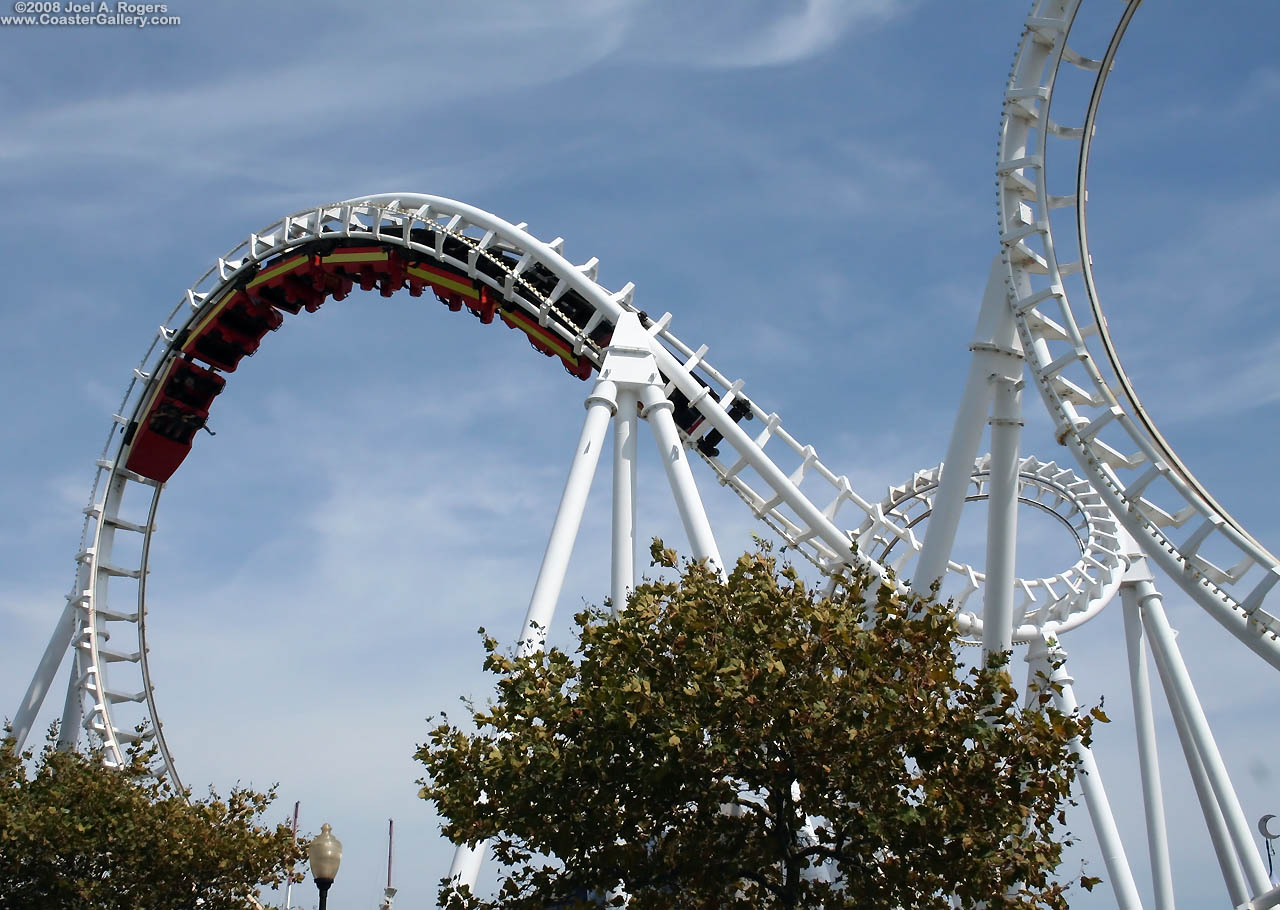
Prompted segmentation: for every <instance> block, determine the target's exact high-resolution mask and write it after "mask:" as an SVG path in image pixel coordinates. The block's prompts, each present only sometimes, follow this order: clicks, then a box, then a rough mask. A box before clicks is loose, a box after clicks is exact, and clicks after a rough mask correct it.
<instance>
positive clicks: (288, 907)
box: [284, 800, 302, 910]
mask: <svg viewBox="0 0 1280 910" xmlns="http://www.w3.org/2000/svg"><path fill="white" fill-rule="evenodd" d="M301 805H302V800H297V801H295V802H294V804H293V824H292V825H290V826H289V830H290V831H291V832H292V833H293V842H294V844H295V845H296V844H297V843H298V807H300V806H301ZM284 910H293V873H292V872H290V873H289V884H287V885H285V886H284Z"/></svg>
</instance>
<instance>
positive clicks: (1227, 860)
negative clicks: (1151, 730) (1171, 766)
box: [1156, 660, 1249, 907]
mask: <svg viewBox="0 0 1280 910" xmlns="http://www.w3.org/2000/svg"><path fill="white" fill-rule="evenodd" d="M1156 671H1157V672H1158V673H1159V675H1160V681H1161V684H1162V685H1163V686H1164V690H1165V692H1166V693H1168V692H1169V690H1170V685H1171V684H1170V682H1169V680H1168V679H1167V677H1166V674H1165V670H1164V667H1163V666H1162V665H1161V663H1160V661H1158V660H1157V661H1156ZM1169 713H1170V714H1171V715H1173V726H1174V729H1176V730H1177V732H1178V741H1179V742H1180V743H1181V744H1182V754H1183V757H1184V758H1185V759H1186V760H1187V771H1188V773H1189V774H1190V775H1191V783H1192V785H1194V787H1195V791H1196V799H1197V800H1198V801H1199V803H1200V813H1201V814H1202V815H1203V816H1204V824H1205V828H1206V830H1207V831H1208V832H1209V841H1210V843H1212V844H1213V852H1214V855H1215V856H1216V857H1217V859H1218V868H1219V870H1221V872H1222V881H1223V883H1224V884H1225V885H1226V887H1227V897H1228V898H1229V899H1230V901H1231V906H1233V907H1239V906H1240V905H1242V904H1244V903H1245V902H1246V901H1247V900H1248V899H1249V888H1248V886H1247V885H1246V884H1245V881H1244V874H1243V873H1242V872H1241V871H1240V864H1239V863H1238V862H1237V861H1236V856H1235V852H1234V851H1233V850H1232V849H1231V835H1230V833H1228V831H1227V825H1226V822H1224V821H1223V820H1222V810H1220V809H1219V808H1218V803H1217V801H1216V800H1215V799H1214V798H1213V785H1212V784H1210V783H1209V775H1208V774H1207V773H1206V772H1205V770H1204V762H1202V761H1200V756H1199V755H1198V754H1197V753H1196V747H1195V742H1194V741H1193V740H1192V737H1191V728H1190V727H1189V726H1188V725H1187V720H1186V717H1185V716H1184V715H1183V713H1182V711H1181V709H1180V707H1179V705H1178V703H1177V702H1176V701H1174V699H1172V698H1170V699H1169Z"/></svg>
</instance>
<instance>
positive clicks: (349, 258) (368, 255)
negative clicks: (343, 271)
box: [321, 250, 391, 264]
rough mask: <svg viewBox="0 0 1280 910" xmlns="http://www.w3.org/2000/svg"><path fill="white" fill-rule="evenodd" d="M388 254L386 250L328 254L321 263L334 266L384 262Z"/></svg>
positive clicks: (388, 256)
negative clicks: (328, 263)
mask: <svg viewBox="0 0 1280 910" xmlns="http://www.w3.org/2000/svg"><path fill="white" fill-rule="evenodd" d="M390 255H391V254H390V253H388V252H387V251H386V250H359V251H352V252H348V253H330V254H329V255H328V256H325V257H324V258H323V259H322V260H321V261H322V262H332V263H334V264H345V263H350V262H386V261H387V259H388V258H390Z"/></svg>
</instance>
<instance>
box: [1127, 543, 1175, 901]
mask: <svg viewBox="0 0 1280 910" xmlns="http://www.w3.org/2000/svg"><path fill="white" fill-rule="evenodd" d="M1135 565H1136V564H1135ZM1141 565H1142V570H1143V571H1145V569H1146V566H1145V562H1144V563H1142V564H1141ZM1130 571H1133V567H1131V569H1130ZM1120 600H1121V602H1122V603H1123V605H1124V634H1125V644H1126V646H1127V648H1128V654H1129V688H1130V690H1131V691H1132V693H1133V721H1134V728H1135V730H1136V732H1137V736H1138V767H1139V771H1140V772H1141V774H1142V805H1143V808H1144V809H1145V811H1146V821H1147V849H1148V851H1149V852H1150V854H1151V883H1152V886H1153V888H1154V894H1155V902H1156V910H1173V907H1174V903H1173V870H1172V867H1171V866H1170V864H1169V834H1168V830H1167V829H1166V827H1165V822H1164V800H1163V798H1162V796H1161V793H1162V792H1163V791H1162V790H1161V787H1160V762H1159V760H1158V758H1157V757H1156V722H1155V716H1154V715H1153V714H1152V711H1151V684H1150V680H1149V679H1148V678H1147V651H1146V648H1145V647H1144V641H1143V634H1142V616H1141V608H1140V607H1139V605H1138V599H1137V596H1136V594H1135V592H1134V589H1133V584H1132V583H1131V582H1127V583H1124V584H1122V585H1121V586H1120Z"/></svg>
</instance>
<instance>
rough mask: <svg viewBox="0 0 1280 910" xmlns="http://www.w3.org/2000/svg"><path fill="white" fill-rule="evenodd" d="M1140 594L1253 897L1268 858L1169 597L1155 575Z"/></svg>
mask: <svg viewBox="0 0 1280 910" xmlns="http://www.w3.org/2000/svg"><path fill="white" fill-rule="evenodd" d="M1134 597H1135V599H1136V600H1137V601H1138V603H1139V604H1141V607H1142V622H1143V627H1144V628H1145V629H1146V632H1147V635H1148V637H1149V638H1150V640H1151V650H1152V653H1153V654H1154V655H1155V658H1156V665H1157V666H1158V667H1159V668H1160V671H1161V676H1162V678H1163V679H1164V680H1165V692H1166V694H1167V695H1168V696H1169V701H1170V703H1171V704H1176V705H1177V710H1178V712H1179V713H1180V714H1181V715H1182V717H1183V719H1184V720H1185V721H1186V725H1187V729H1188V732H1189V733H1190V736H1191V743H1192V744H1193V746H1194V751H1195V753H1196V755H1197V757H1198V758H1199V759H1200V761H1201V762H1202V763H1203V764H1204V769H1205V773H1206V775H1207V776H1208V780H1209V785H1210V786H1211V787H1212V788H1213V795H1214V798H1215V799H1216V800H1217V803H1218V808H1219V810H1220V811H1221V812H1222V818H1223V821H1224V822H1225V824H1226V827H1227V833H1228V834H1229V835H1230V837H1231V842H1232V845H1233V846H1234V847H1235V851H1236V857H1237V859H1238V861H1239V862H1240V866H1241V869H1242V870H1243V872H1244V876H1245V881H1246V883H1247V884H1248V887H1249V894H1250V895H1251V896H1257V895H1260V894H1263V893H1265V892H1266V891H1268V890H1270V888H1271V882H1270V881H1269V880H1268V878H1267V872H1266V869H1264V868H1263V865H1262V857H1261V856H1259V855H1258V849H1257V846H1256V845H1255V844H1254V842H1253V835H1252V834H1251V833H1250V830H1249V825H1248V823H1247V822H1246V821H1245V815H1244V810H1243V809H1241V807H1240V799H1239V797H1237V796H1236V791H1235V788H1234V787H1233V786H1232V785H1231V778H1230V777H1229V776H1228V774H1227V768H1226V764H1225V763H1224V762H1223V761H1222V755H1221V754H1220V753H1219V752H1218V745H1217V743H1216V742H1215V741H1214V738H1213V732H1212V731H1211V730H1210V729H1209V721H1208V719H1207V718H1206V717H1205V714H1204V708H1202V707H1201V706H1200V699H1199V698H1198V697H1197V696H1196V691H1195V686H1194V685H1193V684H1192V682H1191V674H1190V673H1188V672H1187V665H1186V663H1185V662H1184V661H1183V659H1182V652H1181V651H1180V650H1179V648H1178V645H1177V643H1176V642H1175V641H1174V633H1173V629H1172V628H1171V627H1170V626H1169V620H1168V619H1167V618H1166V617H1165V615H1164V606H1163V604H1162V600H1163V598H1162V597H1161V595H1160V592H1159V591H1157V590H1156V587H1155V584H1154V583H1153V582H1152V581H1151V580H1150V579H1138V580H1136V581H1135V582H1134Z"/></svg>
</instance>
